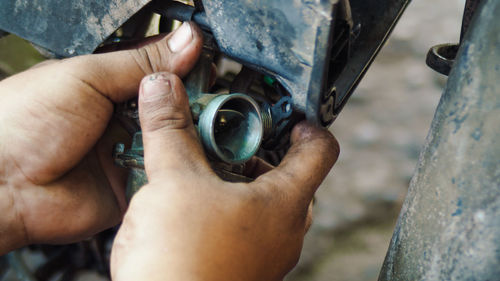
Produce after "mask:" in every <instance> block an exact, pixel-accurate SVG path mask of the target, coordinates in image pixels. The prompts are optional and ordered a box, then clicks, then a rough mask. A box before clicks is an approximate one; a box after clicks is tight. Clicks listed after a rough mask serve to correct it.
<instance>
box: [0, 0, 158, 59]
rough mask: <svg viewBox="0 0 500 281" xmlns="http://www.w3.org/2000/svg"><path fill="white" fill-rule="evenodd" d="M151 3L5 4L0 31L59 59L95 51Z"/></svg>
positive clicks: (30, 0) (27, 0)
mask: <svg viewBox="0 0 500 281" xmlns="http://www.w3.org/2000/svg"><path fill="white" fill-rule="evenodd" d="M149 1H150V0H105V1H101V0H71V1H48V0H44V1H42V0H38V1H36V0H2V1H0V29H1V30H5V31H8V32H10V33H13V34H16V35H18V36H20V37H22V38H24V39H26V40H28V41H30V42H33V43H34V44H36V45H39V46H41V47H43V48H45V49H48V50H50V51H52V52H53V53H54V54H56V55H57V56H60V57H69V56H75V55H81V54H88V53H91V52H93V51H94V49H95V48H97V46H98V45H99V44H101V43H102V42H103V41H104V40H105V39H106V38H107V37H108V36H109V35H111V34H112V33H113V32H114V31H115V30H116V29H117V28H118V27H120V26H121V25H122V24H123V23H124V22H125V21H126V20H127V19H129V18H130V17H131V16H132V15H134V14H135V13H137V12H138V11H139V9H140V8H142V7H143V6H144V5H146V4H147V3H148V2H149Z"/></svg>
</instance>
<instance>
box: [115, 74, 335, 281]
mask: <svg viewBox="0 0 500 281" xmlns="http://www.w3.org/2000/svg"><path fill="white" fill-rule="evenodd" d="M139 115H140V120H141V126H142V130H143V140H144V153H145V166H146V173H147V175H148V178H149V184H147V185H146V186H144V187H143V188H142V189H141V190H140V191H139V192H138V193H137V194H136V195H135V196H134V197H133V199H132V202H131V204H130V207H129V209H128V211H127V213H126V215H125V219H124V221H123V224H122V226H121V228H120V230H119V232H118V236H117V238H116V240H115V243H114V245H113V251H112V261H111V269H112V276H113V280H115V281H123V280H204V281H209V280H214V281H215V280H217V281H220V280H231V281H235V280H245V281H246V280H259V281H261V280H266V281H267V280H282V279H283V277H284V276H285V275H286V274H287V273H288V272H289V271H290V270H291V269H292V268H293V267H294V266H295V264H296V263H297V261H298V259H299V256H300V252H301V249H302V243H303V239H304V235H305V233H306V231H307V228H308V224H309V223H310V220H309V219H308V217H309V216H308V214H310V206H311V205H310V203H311V200H312V198H313V195H314V192H315V191H316V189H317V188H318V186H319V185H320V183H321V182H322V181H323V179H324V178H325V176H326V175H327V173H328V171H329V170H330V168H331V167H332V166H333V164H334V162H335V161H336V159H337V156H338V153H339V148H338V144H337V141H336V140H335V138H334V137H333V136H332V135H331V134H330V133H329V132H328V131H327V130H324V129H320V128H316V127H313V126H311V125H308V124H307V123H305V122H303V123H300V124H298V125H297V126H295V128H294V130H293V132H292V137H291V142H292V146H291V148H290V150H289V152H288V154H287V155H286V157H285V158H284V159H283V161H282V163H281V164H280V165H279V166H278V167H276V168H274V169H272V170H270V169H269V166H268V165H266V164H265V163H264V162H261V161H254V162H253V163H252V166H253V167H252V168H253V171H254V174H255V176H257V178H256V180H255V181H254V182H251V183H248V184H247V183H229V182H224V181H222V180H221V179H220V178H218V177H217V176H216V175H215V174H214V172H213V171H212V169H211V168H210V165H209V163H208V161H207V159H206V157H205V155H204V152H203V149H202V147H201V145H200V143H199V141H198V139H197V135H196V131H195V128H194V126H193V122H192V119H191V114H190V111H189V105H188V98H187V95H186V92H185V89H184V87H183V85H182V82H181V80H180V79H179V78H178V77H177V76H175V75H173V74H169V73H157V74H153V75H150V76H147V77H145V78H144V79H143V81H142V83H141V88H140V93H139Z"/></svg>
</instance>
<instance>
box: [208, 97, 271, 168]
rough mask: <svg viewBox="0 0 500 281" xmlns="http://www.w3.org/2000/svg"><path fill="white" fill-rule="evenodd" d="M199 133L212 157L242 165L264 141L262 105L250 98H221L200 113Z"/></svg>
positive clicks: (210, 103) (215, 99)
mask: <svg viewBox="0 0 500 281" xmlns="http://www.w3.org/2000/svg"><path fill="white" fill-rule="evenodd" d="M198 130H199V132H200V137H201V140H202V143H203V146H204V147H205V149H206V150H207V151H208V152H209V153H210V154H211V155H212V156H214V157H216V158H218V159H220V160H222V161H224V162H227V163H233V164H237V163H243V162H245V161H248V160H249V159H250V158H251V157H252V156H253V155H255V153H256V152H257V150H258V149H259V146H260V143H261V141H262V135H263V124H262V116H261V113H260V109H259V106H258V105H257V103H256V102H255V101H254V100H253V99H252V98H250V97H249V96H247V95H243V94H231V95H219V96H217V97H215V98H213V99H212V100H211V101H210V102H209V103H208V104H207V106H206V108H205V109H204V110H203V112H202V113H201V115H200V119H199V121H198Z"/></svg>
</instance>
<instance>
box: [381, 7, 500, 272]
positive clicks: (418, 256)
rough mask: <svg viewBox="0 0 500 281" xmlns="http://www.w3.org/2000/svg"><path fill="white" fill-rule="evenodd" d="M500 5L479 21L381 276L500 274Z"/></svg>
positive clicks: (474, 22) (440, 109)
mask: <svg viewBox="0 0 500 281" xmlns="http://www.w3.org/2000/svg"><path fill="white" fill-rule="evenodd" d="M499 14H500V2H499V1H497V0H485V1H483V2H482V3H481V6H480V8H479V9H478V10H477V13H476V15H475V17H474V18H473V20H472V22H471V25H470V28H469V29H470V30H469V32H468V33H467V35H466V36H465V38H464V42H463V44H462V46H461V48H460V50H459V53H458V55H457V62H456V65H455V66H454V68H453V70H452V71H451V73H450V78H449V80H448V83H447V87H446V90H445V92H444V94H443V96H442V98H441V101H440V104H439V106H438V109H437V112H436V115H435V117H434V121H433V123H432V128H431V130H430V132H429V135H428V139H427V144H426V146H425V147H424V150H423V152H422V154H421V156H420V161H419V165H418V169H417V172H416V174H415V176H414V178H413V180H412V182H411V185H410V189H409V192H408V195H407V197H406V201H405V203H404V205H403V208H402V210H401V213H400V216H399V219H398V223H397V225H396V229H395V231H394V234H393V237H392V241H391V243H390V246H389V250H388V252H387V256H386V259H385V262H384V266H383V268H382V271H381V273H380V277H379V280H499V278H500V220H499V219H498V218H499V217H500V145H499V142H498V139H499V138H500V126H499V124H500V90H499V87H498V81H499V80H500V49H499V46H500V18H499V17H498V15H499Z"/></svg>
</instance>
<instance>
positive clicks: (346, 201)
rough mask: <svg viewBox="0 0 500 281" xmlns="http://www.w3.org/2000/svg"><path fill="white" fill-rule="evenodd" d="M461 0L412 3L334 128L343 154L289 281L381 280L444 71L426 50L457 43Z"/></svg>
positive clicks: (325, 186) (322, 193)
mask: <svg viewBox="0 0 500 281" xmlns="http://www.w3.org/2000/svg"><path fill="white" fill-rule="evenodd" d="M463 5H464V1H449V0H434V1H431V0H418V1H413V3H412V4H411V5H410V6H409V8H408V9H407V11H406V13H405V14H404V15H403V17H402V19H401V21H400V22H399V24H398V26H397V27H396V29H395V31H394V33H393V34H392V36H391V37H390V40H389V42H388V43H387V45H386V46H385V47H384V48H383V49H382V52H381V53H380V55H379V56H378V57H377V59H376V60H375V62H374V64H373V65H372V67H371V68H370V70H369V71H368V73H367V75H366V76H365V78H364V80H363V81H362V82H361V84H360V85H359V87H358V89H357V90H356V92H355V93H354V95H353V97H351V99H350V101H349V102H348V103H347V106H346V107H345V108H344V110H343V112H341V114H340V116H339V118H338V119H337V120H336V121H335V123H334V124H333V125H332V128H331V130H332V132H333V133H334V134H335V136H336V137H337V139H338V140H339V143H340V147H341V153H340V158H339V160H338V162H337V164H336V165H335V167H334V168H333V170H332V172H331V173H330V174H329V176H328V178H327V179H326V181H325V182H324V183H323V185H322V187H321V188H320V190H319V192H318V193H317V196H316V199H317V204H316V206H315V210H314V212H315V221H314V224H313V227H312V228H311V230H310V233H309V234H308V236H307V238H306V241H305V245H304V251H303V254H302V257H301V260H300V262H299V265H298V266H297V268H296V269H295V271H294V272H293V273H292V274H291V275H290V276H289V277H288V278H287V279H286V280H288V281H305V280H310V281H343V280H353V281H354V280H356V281H364V280H367V281H368V280H376V279H377V277H378V273H379V270H380V267H381V265H382V262H383V260H384V257H385V252H386V250H387V247H388V245H389V241H390V238H391V235H392V230H393V227H394V225H395V222H396V218H397V215H398V212H399V208H400V206H401V203H402V200H403V199H404V196H405V194H406V190H407V187H408V183H409V180H410V178H411V176H412V174H413V170H414V167H415V166H416V163H417V158H418V155H419V151H420V147H421V146H422V145H423V143H424V139H425V136H426V135H427V131H428V128H429V125H430V123H431V120H432V117H433V114H434V109H435V108H436V106H437V103H438V101H439V97H440V95H441V92H442V89H443V87H444V85H445V83H446V79H445V77H444V76H442V75H440V74H437V73H435V72H434V71H432V70H431V69H430V68H428V67H427V66H426V65H425V55H426V53H427V50H428V49H429V48H430V47H431V46H433V45H436V44H439V43H448V42H457V41H458V38H459V29H460V28H459V25H460V20H461V14H462V11H463Z"/></svg>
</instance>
